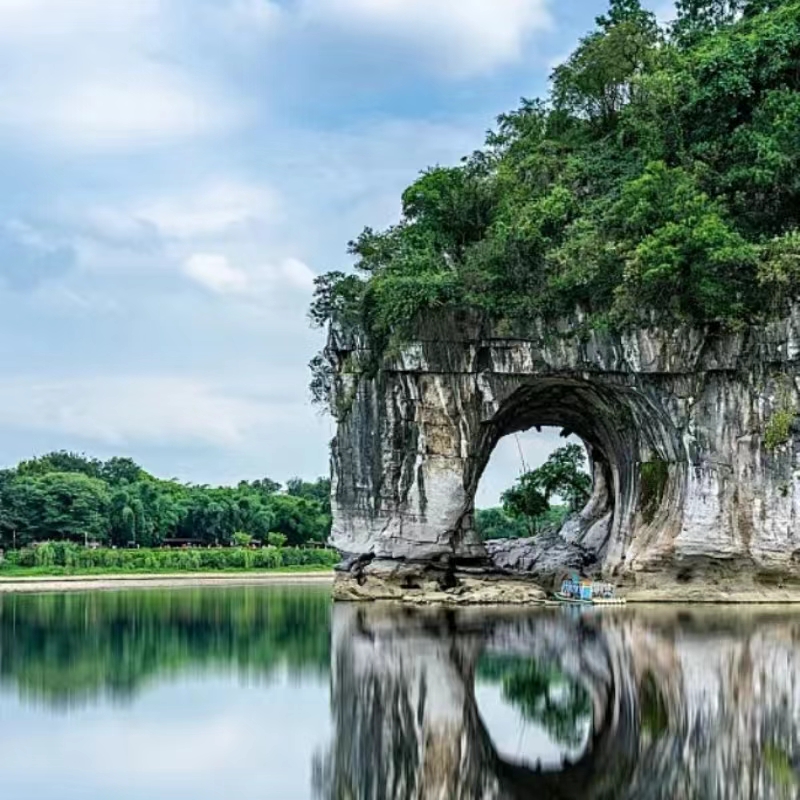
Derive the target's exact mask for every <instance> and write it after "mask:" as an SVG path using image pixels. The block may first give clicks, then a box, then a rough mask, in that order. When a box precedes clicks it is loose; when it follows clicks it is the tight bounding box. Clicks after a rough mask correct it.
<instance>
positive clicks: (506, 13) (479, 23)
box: [303, 0, 550, 75]
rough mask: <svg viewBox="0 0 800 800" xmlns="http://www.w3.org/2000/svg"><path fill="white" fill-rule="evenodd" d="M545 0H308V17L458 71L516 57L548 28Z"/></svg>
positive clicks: (486, 67)
mask: <svg viewBox="0 0 800 800" xmlns="http://www.w3.org/2000/svg"><path fill="white" fill-rule="evenodd" d="M547 5H548V2H547V0H458V2H453V0H304V3H303V9H304V12H305V14H306V16H307V17H309V18H310V19H312V20H315V21H322V22H325V23H327V24H330V25H332V26H336V27H339V28H342V29H345V30H348V31H351V30H355V31H357V32H363V33H364V34H365V35H369V36H375V35H377V36H380V37H383V38H387V39H393V40H395V41H399V42H401V43H407V44H410V45H412V46H413V47H414V48H415V49H418V50H420V49H421V50H422V51H423V52H425V53H427V55H428V56H429V57H430V58H431V60H433V61H434V62H436V63H437V64H438V65H439V66H441V67H443V68H444V69H445V70H446V71H447V72H450V73H454V74H456V75H472V74H479V73H483V72H488V71H489V70H491V69H494V68H495V67H497V66H500V65H502V64H507V63H509V62H513V61H516V60H517V59H518V58H519V57H520V56H521V55H522V50H523V46H524V44H525V41H526V39H527V38H528V36H529V35H530V34H532V33H534V32H536V31H540V30H542V29H544V28H547V27H548V26H549V24H550V17H549V14H548V11H547Z"/></svg>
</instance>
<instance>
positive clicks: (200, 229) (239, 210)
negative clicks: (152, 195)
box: [131, 181, 277, 239]
mask: <svg viewBox="0 0 800 800" xmlns="http://www.w3.org/2000/svg"><path fill="white" fill-rule="evenodd" d="M276 209H277V199H276V196H275V194H274V192H272V191H271V190H269V189H267V188H264V187H261V186H252V185H248V184H244V183H238V182H236V181H217V182H215V183H211V184H208V185H206V186H201V187H200V188H199V189H197V190H195V191H194V192H192V194H191V195H187V196H184V197H164V198H160V199H157V200H154V201H152V202H150V203H145V204H144V205H143V206H142V207H141V208H139V209H137V210H134V211H133V212H132V213H131V216H132V217H134V218H135V219H137V220H139V221H141V222H144V223H146V224H149V225H152V226H154V227H155V228H156V229H157V230H158V232H159V233H160V234H161V235H162V236H164V237H165V238H173V239H194V238H197V237H205V236H219V235H224V234H228V233H230V232H232V231H235V230H236V229H240V228H243V227H246V226H247V225H250V224H253V223H264V222H266V221H268V220H269V219H270V218H271V217H273V216H274V215H275V213H276Z"/></svg>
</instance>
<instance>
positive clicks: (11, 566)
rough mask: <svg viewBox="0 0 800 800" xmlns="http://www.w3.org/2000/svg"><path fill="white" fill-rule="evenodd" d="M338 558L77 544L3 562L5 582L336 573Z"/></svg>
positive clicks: (323, 553)
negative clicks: (40, 578)
mask: <svg viewBox="0 0 800 800" xmlns="http://www.w3.org/2000/svg"><path fill="white" fill-rule="evenodd" d="M338 560H339V557H338V554H337V553H335V552H334V551H333V550H328V549H326V548H299V547H262V548H257V549H251V548H243V547H231V548H212V549H199V548H197V549H181V550H167V549H148V548H141V549H138V550H114V549H110V548H98V549H90V548H85V547H80V546H79V545H76V544H73V543H71V542H44V543H42V544H39V545H36V546H34V547H30V548H25V549H23V550H18V551H12V552H10V553H7V554H6V556H5V558H4V560H3V561H2V563H0V579H2V578H26V577H31V578H35V577H63V576H72V575H77V576H80V575H137V574H138V575H144V574H147V575H168V574H181V573H237V572H283V573H291V572H325V571H328V570H330V569H332V568H333V566H334V565H335V564H336V563H337V562H338Z"/></svg>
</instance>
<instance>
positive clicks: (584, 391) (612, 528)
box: [466, 373, 685, 564]
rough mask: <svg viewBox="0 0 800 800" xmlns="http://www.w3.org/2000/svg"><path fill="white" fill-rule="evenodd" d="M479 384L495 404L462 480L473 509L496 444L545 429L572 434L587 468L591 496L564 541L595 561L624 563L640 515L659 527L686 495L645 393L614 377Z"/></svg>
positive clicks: (669, 441) (670, 444) (669, 428)
mask: <svg viewBox="0 0 800 800" xmlns="http://www.w3.org/2000/svg"><path fill="white" fill-rule="evenodd" d="M479 382H480V386H481V392H482V394H483V396H484V397H491V398H492V401H491V403H489V404H487V406H488V408H487V411H486V412H485V414H486V416H485V421H484V422H483V423H482V425H481V428H480V431H479V434H478V440H477V442H476V444H475V457H474V459H473V460H472V462H471V465H470V469H469V470H468V472H467V476H466V479H467V487H468V489H467V493H468V497H469V501H470V504H471V505H472V504H473V503H474V498H475V493H476V491H477V487H478V482H479V481H480V477H481V475H482V474H483V471H484V469H485V468H486V465H487V464H488V462H489V459H490V457H491V454H492V451H493V450H494V448H495V447H496V445H497V443H498V442H499V441H500V439H502V438H503V437H504V436H506V435H509V434H513V433H518V432H521V431H525V430H529V429H531V428H534V427H543V426H547V427H558V428H562V429H564V432H565V433H573V434H575V435H577V436H578V437H579V438H580V439H581V440H582V441H583V443H584V445H585V446H586V449H587V452H588V454H589V457H590V462H591V470H592V476H593V488H592V496H591V498H590V499H589V502H588V503H587V505H586V507H585V508H584V509H583V510H582V511H581V513H580V514H579V515H578V516H577V517H576V518H575V519H573V520H570V522H569V524H568V526H567V530H566V531H565V532H564V535H565V537H566V538H567V539H568V541H570V542H573V543H577V544H579V545H581V546H583V547H585V548H586V549H587V550H588V551H589V552H591V553H592V554H593V555H594V556H596V558H597V559H598V560H600V559H603V560H605V561H606V562H607V563H609V564H612V563H617V562H619V561H624V558H625V552H626V549H625V545H626V542H625V535H626V531H630V530H632V529H633V528H634V526H635V525H636V517H637V515H639V516H641V517H642V521H643V522H644V523H645V524H648V525H651V526H654V527H659V528H660V527H661V526H662V525H663V524H664V522H665V521H666V520H668V519H669V518H670V516H671V513H672V509H673V507H674V506H675V504H676V503H679V501H680V498H681V497H682V494H683V490H684V484H685V469H684V463H685V454H684V452H683V444H682V442H681V440H680V436H679V432H678V431H677V430H676V428H675V426H674V425H673V424H672V422H671V421H670V419H669V417H668V416H667V414H666V413H664V411H663V409H661V408H659V407H658V405H657V404H656V403H655V402H653V400H652V398H650V397H648V395H647V394H646V393H645V392H644V391H642V389H640V388H637V387H635V386H631V385H629V384H627V383H626V382H625V381H624V380H620V379H619V378H618V377H616V376H608V377H605V376H584V377H571V376H565V377H558V376H548V377H542V378H532V379H526V380H522V381H520V380H518V379H513V378H511V379H510V378H508V377H507V376H497V375H496V374H493V373H485V374H483V375H482V376H480V381H479ZM491 408H494V409H495V410H494V411H491ZM470 510H471V508H470Z"/></svg>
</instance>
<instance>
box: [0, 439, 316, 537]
mask: <svg viewBox="0 0 800 800" xmlns="http://www.w3.org/2000/svg"><path fill="white" fill-rule="evenodd" d="M329 493H330V481H329V480H328V479H323V478H320V479H319V480H317V481H315V482H313V483H309V482H305V481H302V480H300V479H294V480H291V481H289V483H288V485H287V487H286V489H283V488H282V487H281V485H280V484H279V483H276V482H275V481H272V480H270V479H269V478H265V479H263V480H258V481H252V482H247V481H243V482H241V483H240V484H239V485H238V486H236V487H225V486H223V487H210V486H196V485H191V484H184V483H179V482H178V481H174V480H161V479H158V478H155V477H154V476H152V475H150V474H149V473H147V472H145V470H143V469H142V468H141V467H140V466H139V465H138V464H136V463H135V462H133V461H131V460H130V459H125V458H112V459H110V460H109V461H105V462H103V461H98V460H97V459H92V458H88V457H86V456H83V455H79V454H76V453H66V452H60V453H50V454H48V455H45V456H42V457H40V458H36V459H33V460H30V461H25V462H22V463H21V464H19V465H18V466H17V467H15V468H14V469H9V470H4V471H0V546H1V547H5V548H9V547H11V548H14V547H23V546H25V545H28V544H31V543H33V542H40V541H51V540H64V541H73V542H77V543H86V542H90V541H91V542H97V543H100V544H104V545H114V546H118V547H124V546H128V545H129V544H136V545H139V546H145V547H158V546H161V545H163V544H165V543H167V542H169V541H170V540H173V541H175V540H179V541H180V540H184V541H192V542H196V543H198V544H208V545H212V544H221V545H230V544H231V543H232V542H234V540H235V536H236V534H246V535H248V536H250V537H252V540H253V541H254V542H255V543H269V542H270V536H271V535H273V537H272V540H273V541H274V540H275V536H274V535H280V536H283V537H285V543H286V544H287V545H289V546H292V547H296V546H301V545H309V544H316V545H321V544H323V543H324V542H325V541H327V538H328V535H329V533H330V524H331V517H330V499H329Z"/></svg>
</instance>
